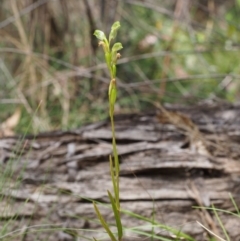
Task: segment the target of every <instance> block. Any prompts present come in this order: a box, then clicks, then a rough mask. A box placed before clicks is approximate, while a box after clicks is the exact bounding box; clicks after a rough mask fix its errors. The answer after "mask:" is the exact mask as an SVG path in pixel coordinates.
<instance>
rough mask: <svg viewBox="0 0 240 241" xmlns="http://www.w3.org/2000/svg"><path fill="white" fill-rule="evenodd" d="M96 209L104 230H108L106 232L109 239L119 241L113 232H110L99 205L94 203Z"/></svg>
mask: <svg viewBox="0 0 240 241" xmlns="http://www.w3.org/2000/svg"><path fill="white" fill-rule="evenodd" d="M93 206H94V209H95V211H96V213H97V216H98V218H99V221H100V222H101V224H102V226H103V227H104V229H105V230H106V232H107V233H108V235H109V237H110V238H111V240H112V241H117V239H116V238H115V236H114V235H113V233H112V231H111V230H110V228H109V226H108V224H107V223H106V222H105V220H104V218H103V216H102V215H101V213H100V211H99V209H98V207H97V205H96V204H95V203H93Z"/></svg>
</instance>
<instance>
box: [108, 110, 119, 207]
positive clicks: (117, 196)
mask: <svg viewBox="0 0 240 241" xmlns="http://www.w3.org/2000/svg"><path fill="white" fill-rule="evenodd" d="M110 119H111V127H112V146H113V157H114V168H115V181H116V186H117V193H115V199H116V204H117V208H118V210H120V202H119V171H120V170H119V160H118V152H117V144H116V135H115V127H114V119H113V113H112V114H111V113H110Z"/></svg>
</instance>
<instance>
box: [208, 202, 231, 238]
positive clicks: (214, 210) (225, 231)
mask: <svg viewBox="0 0 240 241" xmlns="http://www.w3.org/2000/svg"><path fill="white" fill-rule="evenodd" d="M212 208H213V212H214V214H215V216H216V218H217V220H218V223H219V225H220V226H221V228H222V231H223V233H224V235H225V237H226V239H227V241H230V238H229V236H228V233H227V230H226V228H225V227H224V225H223V223H222V220H221V219H220V217H219V215H218V213H217V211H216V209H215V207H214V205H212Z"/></svg>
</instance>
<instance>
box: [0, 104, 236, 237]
mask: <svg viewBox="0 0 240 241" xmlns="http://www.w3.org/2000/svg"><path fill="white" fill-rule="evenodd" d="M115 125H116V136H117V143H118V151H119V156H120V169H121V172H120V173H121V178H120V188H121V190H120V198H121V203H122V208H123V209H124V210H127V211H129V212H134V213H135V214H138V215H142V216H144V217H145V218H147V219H149V220H151V219H152V218H153V213H154V219H155V221H158V222H159V223H161V224H162V225H167V226H171V227H174V228H175V229H176V230H180V231H181V232H184V233H187V234H188V235H191V236H192V237H194V238H195V239H196V240H199V241H203V240H208V238H209V234H208V233H207V232H206V231H205V230H204V229H203V228H202V227H201V226H200V225H198V224H197V223H196V221H199V222H200V223H202V224H203V225H204V226H206V227H207V228H209V229H210V230H212V231H213V232H215V233H216V234H218V235H220V236H222V237H224V234H223V232H222V230H221V228H220V225H219V224H218V221H217V217H216V216H215V215H214V213H213V212H212V211H210V210H206V209H200V208H193V206H202V207H211V205H212V204H213V205H214V206H215V207H216V208H219V209H224V210H228V211H232V212H235V213H236V215H235V216H234V215H229V214H228V213H226V212H225V213H224V212H219V216H220V218H221V220H222V222H223V224H224V226H225V228H226V230H227V231H228V233H229V236H230V237H231V239H232V240H240V239H239V237H240V219H239V218H240V217H239V216H238V217H237V211H236V208H234V205H233V203H232V201H231V199H230V196H229V193H231V195H232V197H233V198H234V200H235V202H236V205H237V206H238V207H239V206H240V195H239V193H240V161H239V159H240V148H239V140H240V105H238V104H235V105H234V104H227V103H221V104H220V105H219V104H214V103H212V104H204V105H198V106H194V107H182V106H168V108H166V112H165V111H164V110H160V111H154V112H152V113H149V114H146V113H144V114H128V115H117V116H116V119H115ZM0 153H1V157H0V165H1V172H0V174H1V176H2V178H1V180H2V182H1V187H0V191H1V194H0V196H1V207H0V210H1V211H0V217H1V219H0V226H1V228H0V229H2V230H3V229H5V231H4V233H3V232H2V234H1V235H2V236H1V237H3V236H4V234H5V235H6V234H7V233H9V232H14V230H15V233H12V236H11V238H10V240H29V241H32V240H35V239H34V238H36V237H38V240H54V241H57V240H59V241H60V240H84V239H83V236H87V237H89V238H91V237H96V238H99V237H107V236H106V234H105V233H104V231H103V229H102V228H101V227H100V225H99V222H97V219H96V214H95V213H94V209H93V205H92V203H91V201H90V200H91V199H94V200H97V201H99V202H102V203H105V204H107V203H108V197H107V190H112V187H111V180H110V176H109V163H108V161H109V155H111V153H112V147H111V128H110V123H109V121H108V120H105V121H101V122H99V123H95V124H91V125H86V126H83V127H81V128H79V129H77V130H72V131H66V132H63V131H54V132H49V133H41V134H39V135H36V136H31V135H29V136H25V137H21V136H18V137H8V138H2V139H1V140H0ZM99 207H100V209H101V211H102V213H103V216H104V217H105V218H106V219H107V220H108V221H109V222H110V223H112V224H114V221H113V213H112V212H111V209H110V208H109V207H108V206H106V205H105V206H102V205H100V204H99ZM122 219H123V220H122V222H123V225H124V227H126V230H125V237H126V239H124V240H147V239H144V238H143V237H141V234H140V233H138V234H137V233H133V232H132V231H131V228H133V227H136V226H140V227H139V229H140V230H141V231H146V232H150V233H151V232H152V226H151V225H150V223H147V222H146V221H143V220H141V219H139V218H137V217H133V215H129V214H127V212H126V213H123V214H122ZM6 223H7V224H8V225H6ZM70 228H71V229H72V230H70V231H69V229H70ZM73 229H74V230H73ZM39 230H40V231H39ZM91 230H94V232H93V231H92V232H91ZM154 233H156V234H159V235H163V236H166V237H172V239H173V240H175V239H174V237H173V235H172V233H171V232H170V231H166V230H164V228H163V227H161V226H156V227H154ZM78 235H79V237H80V238H79V239H76V237H77V236H78ZM1 237H0V238H1ZM81 237H82V238H81ZM6 240H7V238H6ZM104 240H108V239H107V238H105V239H104ZM183 240H184V239H183Z"/></svg>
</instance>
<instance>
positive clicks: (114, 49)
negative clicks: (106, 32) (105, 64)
mask: <svg viewBox="0 0 240 241" xmlns="http://www.w3.org/2000/svg"><path fill="white" fill-rule="evenodd" d="M122 48H123V46H122V44H121V43H115V44H114V45H113V47H112V51H111V54H112V64H116V63H117V51H119V50H120V49H122Z"/></svg>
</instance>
